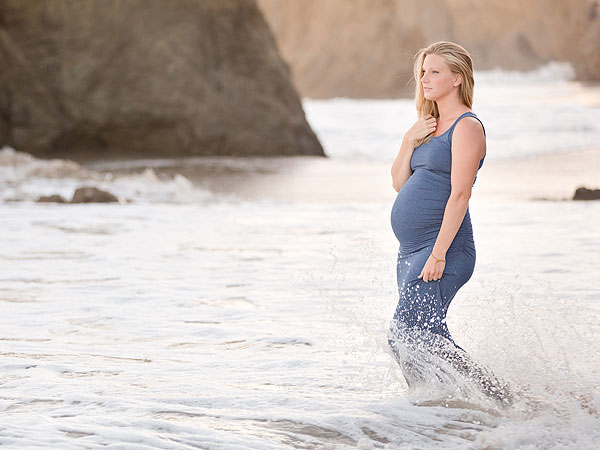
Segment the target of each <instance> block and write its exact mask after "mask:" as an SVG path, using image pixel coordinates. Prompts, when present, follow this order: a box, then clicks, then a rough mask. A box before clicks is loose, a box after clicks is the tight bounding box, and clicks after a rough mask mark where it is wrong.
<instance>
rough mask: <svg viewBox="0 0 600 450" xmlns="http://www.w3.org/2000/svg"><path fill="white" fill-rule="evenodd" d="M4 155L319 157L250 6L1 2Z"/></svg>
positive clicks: (110, 0) (187, 0)
mask: <svg viewBox="0 0 600 450" xmlns="http://www.w3.org/2000/svg"><path fill="white" fill-rule="evenodd" d="M0 66H1V67H2V70H1V71H0V146H2V145H10V146H11V147H14V148H17V149H19V150H23V151H27V152H29V153H31V154H34V155H36V156H39V157H44V158H46V157H68V158H70V159H76V160H77V159H79V160H81V159H88V158H105V157H106V158H115V157H148V156H153V157H172V156H191V155H243V156H253V155H322V154H323V149H322V147H321V145H320V143H319V142H318V140H317V138H316V136H315V134H314V133H313V131H312V130H311V129H310V127H309V125H308V123H307V121H306V119H305V116H304V112H303V110H302V105H301V102H300V99H299V97H298V94H297V93H296V91H295V90H294V88H293V86H292V84H291V82H290V78H289V69H288V67H287V65H286V63H285V62H284V61H283V59H282V58H281V57H280V55H279V53H278V50H277V46H276V44H275V41H274V39H273V36H272V34H271V32H270V30H269V27H268V26H267V24H266V22H265V20H264V18H263V16H262V14H261V12H260V10H259V9H258V7H257V5H256V3H255V1H254V0H170V1H168V2H165V1H164V0H2V2H1V3H0Z"/></svg>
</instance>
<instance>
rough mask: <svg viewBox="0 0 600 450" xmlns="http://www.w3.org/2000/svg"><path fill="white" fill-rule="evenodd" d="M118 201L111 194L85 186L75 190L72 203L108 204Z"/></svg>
mask: <svg viewBox="0 0 600 450" xmlns="http://www.w3.org/2000/svg"><path fill="white" fill-rule="evenodd" d="M118 201H119V199H118V198H117V197H115V196H114V195H113V194H111V193H110V192H106V191H102V190H100V189H98V188H95V187H89V186H85V187H81V188H78V189H76V190H75V193H74V194H73V199H72V200H71V203H108V202H118Z"/></svg>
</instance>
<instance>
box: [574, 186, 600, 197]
mask: <svg viewBox="0 0 600 450" xmlns="http://www.w3.org/2000/svg"><path fill="white" fill-rule="evenodd" d="M573 200H600V189H588V188H586V187H579V188H577V189H576V190H575V194H574V195H573Z"/></svg>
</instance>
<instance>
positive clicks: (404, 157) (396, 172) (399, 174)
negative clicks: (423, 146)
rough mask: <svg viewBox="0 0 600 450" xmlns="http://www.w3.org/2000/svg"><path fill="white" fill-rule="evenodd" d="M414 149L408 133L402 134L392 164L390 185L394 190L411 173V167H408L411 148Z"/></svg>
mask: <svg viewBox="0 0 600 450" xmlns="http://www.w3.org/2000/svg"><path fill="white" fill-rule="evenodd" d="M414 149H415V143H414V141H413V140H412V139H411V138H410V137H409V136H408V133H407V134H405V135H404V138H403V139H402V146H401V147H400V151H399V152H398V155H396V159H395V160H394V164H392V170H391V173H392V186H394V190H395V191H396V192H398V191H399V190H400V188H402V186H404V183H406V180H408V179H409V178H410V176H411V175H412V169H411V168H410V158H411V157H412V154H413V150H414Z"/></svg>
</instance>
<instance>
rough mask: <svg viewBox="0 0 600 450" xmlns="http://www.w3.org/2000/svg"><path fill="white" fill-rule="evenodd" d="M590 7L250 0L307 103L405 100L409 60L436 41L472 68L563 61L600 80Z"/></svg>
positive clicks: (494, 0) (566, 0) (493, 1)
mask: <svg viewBox="0 0 600 450" xmlns="http://www.w3.org/2000/svg"><path fill="white" fill-rule="evenodd" d="M596 3H597V0H561V1H555V2H548V1H547V0H529V1H527V2H523V1H521V0H485V1H481V0H430V1H419V0H326V1H324V0H258V4H259V6H260V7H261V8H262V9H263V11H264V13H265V16H266V18H267V20H268V21H269V24H270V25H271V28H272V29H273V32H274V34H275V36H276V38H277V43H278V45H279V47H280V49H281V53H282V54H283V56H284V58H285V59H286V60H287V61H288V63H289V64H290V67H291V70H292V77H293V79H294V83H295V84H296V86H297V88H298V90H299V91H300V93H301V94H302V95H303V96H305V97H311V98H327V97H338V96H341V97H370V98H381V97H401V96H410V95H413V91H414V83H413V82H412V77H413V74H412V63H413V56H414V54H415V53H416V52H417V51H418V50H419V49H420V48H422V47H425V46H427V45H428V44H431V43H433V42H436V41H439V40H450V41H454V42H457V43H459V44H461V45H463V46H464V47H465V48H466V49H467V50H468V51H469V52H470V53H471V55H472V56H473V60H474V64H475V69H494V68H497V67H499V68H503V69H511V70H515V69H516V70H530V69H534V68H536V67H538V66H539V65H542V64H545V63H547V62H549V61H552V60H556V61H570V62H572V63H573V65H574V66H575V69H576V74H577V77H578V79H580V80H600V64H599V63H598V61H599V59H600V45H598V42H599V41H598V39H599V31H598V28H599V26H600V18H599V14H600V11H599V7H598V6H594V5H595V4H596Z"/></svg>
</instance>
